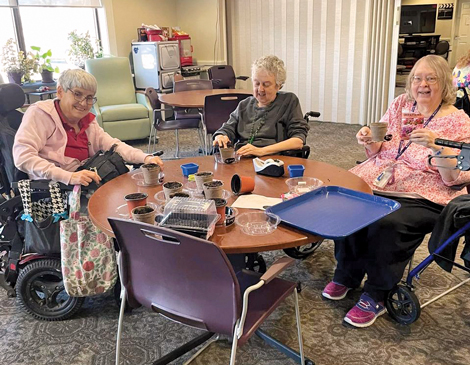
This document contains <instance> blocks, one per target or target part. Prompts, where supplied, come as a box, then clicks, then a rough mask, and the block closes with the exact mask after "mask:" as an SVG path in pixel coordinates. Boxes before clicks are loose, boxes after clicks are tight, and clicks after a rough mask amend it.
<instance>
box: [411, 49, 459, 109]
mask: <svg viewBox="0 0 470 365" xmlns="http://www.w3.org/2000/svg"><path fill="white" fill-rule="evenodd" d="M422 62H425V63H426V64H427V65H428V66H429V67H430V68H431V69H433V70H434V72H435V73H436V76H437V82H438V84H439V89H440V90H441V92H442V104H443V105H452V104H454V103H455V94H456V89H455V87H454V85H453V84H452V70H451V69H450V67H449V64H448V63H447V61H446V60H445V59H444V58H442V57H440V56H436V55H428V56H425V57H422V58H420V59H419V60H418V61H417V62H416V63H415V64H414V66H413V68H412V69H411V72H410V74H409V75H408V78H407V79H406V86H405V91H406V94H407V95H408V99H409V100H414V98H413V94H412V93H411V82H412V80H413V77H414V75H415V70H416V68H417V67H418V66H419V65H420V64H421V63H422Z"/></svg>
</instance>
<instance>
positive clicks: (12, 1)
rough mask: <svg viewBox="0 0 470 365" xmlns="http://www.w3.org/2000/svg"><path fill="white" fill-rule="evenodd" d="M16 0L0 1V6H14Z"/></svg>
mask: <svg viewBox="0 0 470 365" xmlns="http://www.w3.org/2000/svg"><path fill="white" fill-rule="evenodd" d="M15 5H16V0H0V6H15Z"/></svg>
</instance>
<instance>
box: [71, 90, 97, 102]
mask: <svg viewBox="0 0 470 365" xmlns="http://www.w3.org/2000/svg"><path fill="white" fill-rule="evenodd" d="M69 90H70V92H71V93H72V94H73V97H74V98H75V100H76V101H78V102H79V103H81V102H82V101H83V100H86V103H87V105H94V104H95V103H96V102H97V101H98V99H97V98H96V97H93V96H85V97H84V96H83V94H82V93H81V92H78V91H74V90H71V89H69Z"/></svg>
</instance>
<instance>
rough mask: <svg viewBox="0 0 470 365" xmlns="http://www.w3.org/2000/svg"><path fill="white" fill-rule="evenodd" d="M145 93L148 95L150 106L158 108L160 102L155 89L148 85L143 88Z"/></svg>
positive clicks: (160, 104)
mask: <svg viewBox="0 0 470 365" xmlns="http://www.w3.org/2000/svg"><path fill="white" fill-rule="evenodd" d="M145 95H146V96H147V97H148V99H149V102H150V106H151V107H152V109H160V108H161V106H162V103H161V102H160V100H159V99H158V93H157V90H155V89H154V88H153V87H148V88H146V89H145Z"/></svg>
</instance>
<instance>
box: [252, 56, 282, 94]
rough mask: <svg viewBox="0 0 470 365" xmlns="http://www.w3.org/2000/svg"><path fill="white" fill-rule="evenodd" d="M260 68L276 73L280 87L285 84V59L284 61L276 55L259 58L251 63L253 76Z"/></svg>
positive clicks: (275, 76)
mask: <svg viewBox="0 0 470 365" xmlns="http://www.w3.org/2000/svg"><path fill="white" fill-rule="evenodd" d="M258 70H264V71H267V72H268V73H270V74H272V75H274V78H275V80H276V85H278V86H279V87H280V88H281V87H282V86H284V83H285V82H286V68H285V67H284V61H282V60H281V59H280V58H278V57H276V56H274V55H269V56H263V57H260V58H258V59H257V60H256V61H255V62H253V64H252V65H251V75H252V77H253V75H254V74H255V72H256V71H258Z"/></svg>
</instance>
